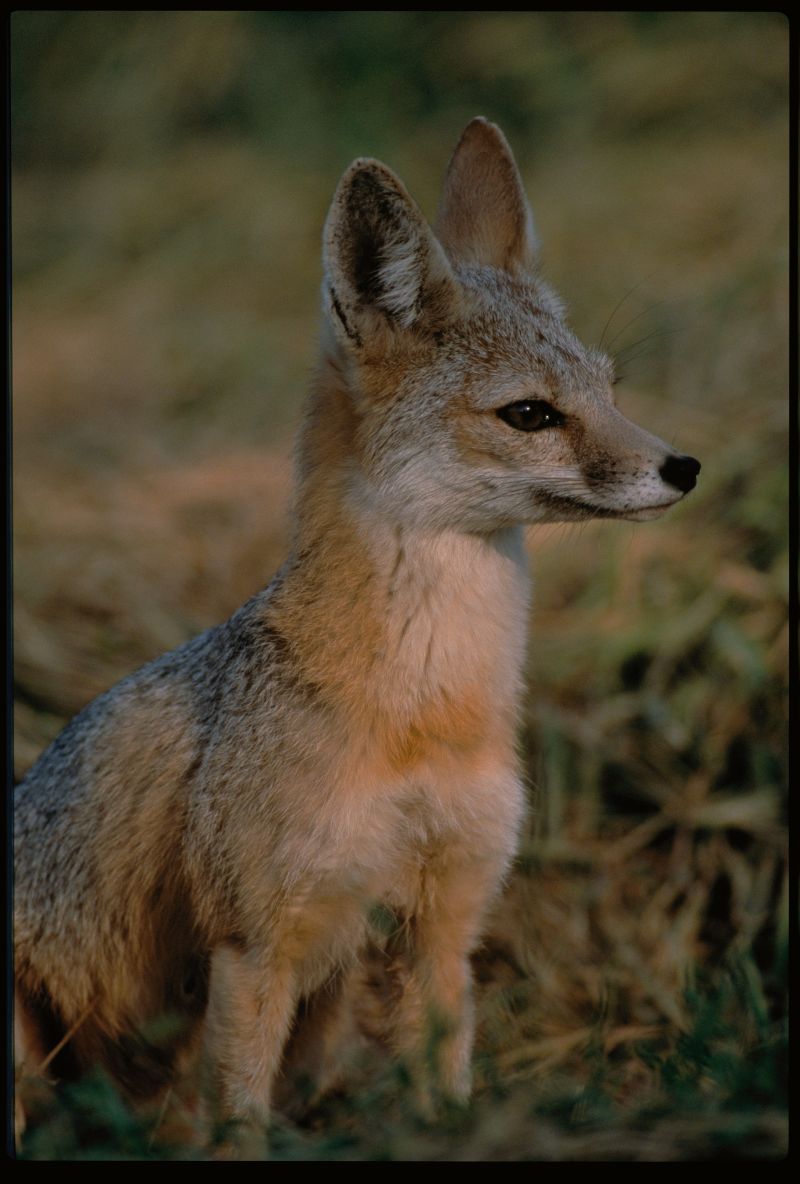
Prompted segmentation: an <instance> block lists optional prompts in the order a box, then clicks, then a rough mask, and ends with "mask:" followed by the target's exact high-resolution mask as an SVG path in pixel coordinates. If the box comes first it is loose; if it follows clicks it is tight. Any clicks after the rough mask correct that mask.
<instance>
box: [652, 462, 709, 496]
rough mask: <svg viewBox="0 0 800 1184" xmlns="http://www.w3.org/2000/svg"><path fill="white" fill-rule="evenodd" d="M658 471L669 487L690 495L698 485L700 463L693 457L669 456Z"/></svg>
mask: <svg viewBox="0 0 800 1184" xmlns="http://www.w3.org/2000/svg"><path fill="white" fill-rule="evenodd" d="M658 471H659V473H660V474H661V477H662V478H663V480H664V481H666V483H667V485H674V487H675V488H676V489H680V491H681V493H688V492H689V490H690V489H694V487H695V485H696V484H697V474H698V473H699V472H700V461H699V460H695V459H694V457H693V456H668V457H667V459H666V460H665V461H664V463H663V465H662V466H661V468H660V469H659V470H658Z"/></svg>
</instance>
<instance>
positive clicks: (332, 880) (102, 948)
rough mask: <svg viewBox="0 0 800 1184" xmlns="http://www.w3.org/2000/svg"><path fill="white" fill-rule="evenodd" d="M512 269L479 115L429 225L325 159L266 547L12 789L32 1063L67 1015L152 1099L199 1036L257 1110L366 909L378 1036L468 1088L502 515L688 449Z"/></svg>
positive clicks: (84, 1048) (330, 998) (486, 872)
mask: <svg viewBox="0 0 800 1184" xmlns="http://www.w3.org/2000/svg"><path fill="white" fill-rule="evenodd" d="M535 259H536V242H535V236H534V231H533V223H532V218H531V214H530V210H529V208H528V203H527V200H526V197H525V194H524V190H523V187H522V183H521V180H520V177H519V173H518V170H517V167H516V164H515V162H514V159H513V156H512V155H511V151H510V149H509V147H508V145H507V143H506V141H505V139H504V137H503V135H502V133H501V132H500V131H499V129H498V128H496V127H495V126H494V125H492V124H490V123H488V122H486V121H485V120H483V119H476V120H473V121H472V123H470V124H469V125H468V127H467V128H466V130H465V132H464V134H463V135H462V138H461V140H460V141H459V144H458V146H457V147H456V150H455V153H454V155H453V158H452V160H451V163H450V166H449V169H448V172H447V175H446V179H445V184H444V191H443V195H442V199H441V203H440V207H439V211H438V214H437V217H436V220H435V223H434V226H433V228H432V227H431V226H429V224H428V223H427V221H426V220H425V218H424V217H423V216H422V214H421V213H420V211H419V209H418V207H417V205H416V204H415V202H414V201H413V199H412V198H411V197H410V196H409V194H408V193H407V191H406V190H405V188H404V186H403V185H402V183H401V182H400V181H399V180H398V178H397V177H396V176H395V175H394V174H393V173H392V172H391V171H390V170H389V169H388V168H387V167H386V166H385V165H382V164H380V163H379V162H377V161H373V160H357V161H355V162H354V163H353V164H352V165H351V166H350V168H349V169H348V170H347V172H346V173H345V174H344V176H343V178H342V180H341V181H340V184H339V187H338V189H337V191H336V194H335V196H334V199H333V203H332V206H331V210H330V214H329V216H328V220H327V223H326V226H325V232H324V280H323V332H322V341H321V349H320V360H319V365H318V368H317V373H316V376H315V380H314V383H313V387H312V390H311V393H310V396H309V399H308V404H307V409H306V414H305V420H304V423H303V427H302V430H301V433H300V438H299V444H298V452H297V484H296V494H295V505H294V530H293V537H292V544H291V552H290V555H289V558H288V559H287V561H286V563H285V564H284V566H283V567H282V568H281V570H280V571H279V572H278V574H277V575H276V576H275V578H274V579H273V580H272V582H271V583H270V584H269V586H268V587H267V588H265V589H264V590H263V591H261V592H259V593H258V594H257V595H256V596H254V597H253V599H252V600H250V601H249V602H248V603H247V604H245V605H244V606H243V607H242V608H241V609H240V610H239V611H238V612H237V613H236V614H235V615H234V616H233V617H232V618H231V619H230V620H229V621H227V622H225V623H224V624H222V625H219V626H217V627H216V628H213V629H211V630H209V631H208V632H206V633H204V634H202V635H201V636H200V637H197V638H195V639H194V640H192V641H189V642H188V643H187V644H185V645H184V646H182V647H180V648H179V649H177V650H175V651H173V652H172V653H169V654H166V655H164V656H163V657H161V658H159V659H157V660H156V661H155V662H152V663H151V664H149V665H148V666H145V667H144V668H142V669H141V670H139V671H137V672H135V673H134V674H132V675H131V676H130V677H128V678H127V679H125V680H124V681H123V682H121V683H119V684H118V685H117V686H115V687H113V688H112V689H111V690H110V691H108V692H107V693H106V694H105V695H103V696H101V697H100V698H99V699H97V700H95V701H94V702H93V703H91V704H90V705H89V706H88V707H87V708H86V709H85V710H84V711H83V712H82V713H81V714H80V715H79V716H77V717H76V718H75V719H74V720H73V721H72V722H71V723H70V724H69V725H68V727H67V728H66V729H65V730H64V732H63V733H62V734H61V735H60V736H59V737H58V739H57V740H56V741H55V742H54V743H53V744H52V745H51V746H50V748H49V749H48V750H47V751H46V752H45V753H44V754H43V756H42V757H41V758H40V760H39V761H38V762H37V764H36V765H35V766H34V767H33V768H32V769H31V771H30V772H29V773H28V775H27V777H26V778H25V780H24V781H23V782H22V784H21V785H20V786H19V787H18V791H17V803H16V831H17V838H16V914H15V916H16V920H15V945H16V976H17V1017H16V1018H17V1021H18V1028H19V1030H20V1035H21V1039H22V1043H23V1046H24V1051H23V1053H22V1054H21V1060H22V1062H23V1063H25V1064H26V1065H27V1066H28V1067H35V1066H36V1064H39V1063H41V1062H42V1061H43V1060H46V1059H47V1056H48V1050H50V1049H52V1048H53V1047H54V1046H56V1045H57V1044H58V1043H59V1041H60V1040H62V1039H63V1037H64V1036H65V1035H67V1036H68V1037H69V1039H68V1041H67V1042H66V1044H65V1047H64V1049H63V1050H62V1051H61V1053H60V1054H59V1058H58V1060H57V1062H56V1063H55V1064H56V1067H57V1070H58V1071H59V1072H61V1073H63V1074H67V1073H68V1072H70V1071H71V1070H73V1071H74V1070H76V1069H78V1068H80V1067H81V1066H82V1065H84V1064H86V1063H88V1062H92V1061H101V1062H102V1063H104V1064H105V1065H106V1066H107V1067H108V1068H109V1069H111V1071H112V1072H113V1073H114V1074H115V1075H116V1077H117V1078H118V1079H119V1080H120V1081H121V1082H122V1084H123V1085H124V1086H126V1087H127V1088H128V1089H129V1090H130V1091H131V1092H133V1093H136V1094H147V1093H148V1092H152V1091H154V1090H157V1089H159V1088H160V1087H162V1086H163V1085H164V1084H165V1083H166V1082H167V1081H169V1080H171V1079H172V1077H173V1075H174V1073H175V1071H176V1065H177V1064H178V1063H179V1061H180V1058H181V1055H183V1054H185V1055H187V1056H188V1054H189V1053H190V1052H191V1051H192V1050H193V1049H194V1048H195V1047H196V1046H197V1045H198V1044H199V1042H200V1040H201V1037H202V1042H203V1045H204V1049H205V1056H206V1059H207V1061H208V1062H209V1063H210V1065H211V1066H212V1073H213V1075H214V1078H215V1080H216V1086H217V1091H218V1095H219V1097H220V1099H221V1105H222V1108H223V1111H224V1113H226V1114H228V1115H230V1116H233V1117H237V1118H242V1119H251V1120H255V1121H264V1120H265V1119H266V1117H267V1116H268V1113H269V1106H270V1100H271V1096H272V1093H273V1088H274V1086H275V1083H276V1080H277V1079H278V1078H280V1077H281V1076H282V1077H283V1078H284V1079H285V1078H286V1077H287V1076H288V1075H290V1074H291V1073H292V1072H295V1071H298V1072H299V1071H303V1072H313V1073H316V1072H320V1073H321V1072H323V1067H322V1065H321V1061H322V1055H323V1052H324V1050H325V1049H326V1048H327V1047H328V1045H329V1043H330V1042H329V1040H328V1038H327V1035H326V1033H327V1032H328V1031H329V1030H331V1028H332V1027H333V1026H335V1023H336V1011H337V1007H338V1006H340V1005H341V1006H342V1007H343V1006H344V1005H345V1004H344V1000H345V995H346V991H345V988H344V984H345V983H346V980H347V972H348V968H349V967H351V966H352V965H353V964H354V962H355V961H356V960H357V958H358V955H359V952H360V951H362V950H363V949H364V948H365V946H366V944H367V942H368V941H369V940H370V939H371V936H374V935H372V930H371V926H370V917H371V916H372V915H373V914H374V912H375V910H376V908H379V909H380V910H382V911H383V915H385V914H387V913H388V915H390V916H392V917H393V918H394V922H393V931H392V933H391V934H390V935H389V937H388V939H386V940H385V941H384V942H383V946H384V949H385V951H386V959H387V968H388V969H389V970H390V972H391V974H392V975H393V976H394V980H395V986H396V989H395V990H393V991H392V992H391V993H390V995H391V1006H390V1008H389V1014H387V1017H386V1023H387V1030H388V1031H389V1033H390V1038H391V1040H392V1042H393V1044H394V1046H395V1048H396V1049H397V1051H398V1053H400V1054H402V1055H403V1056H404V1057H405V1058H406V1059H407V1061H408V1063H409V1065H410V1066H411V1068H412V1071H413V1073H414V1075H415V1079H416V1080H417V1082H418V1084H419V1088H420V1091H421V1093H422V1094H423V1095H424V1094H426V1092H429V1091H430V1088H431V1080H430V1077H431V1069H430V1064H429V1057H428V1056H427V1054H426V1048H427V1047H428V1035H429V1032H430V1024H431V1023H435V1024H436V1025H437V1031H439V1033H440V1039H439V1040H438V1043H437V1057H436V1065H435V1067H434V1071H433V1079H434V1082H435V1084H436V1085H437V1087H438V1088H439V1089H441V1090H442V1091H443V1092H444V1093H445V1094H447V1095H449V1096H453V1097H456V1098H464V1097H466V1096H467V1094H468V1092H469V1088H470V1085H469V1082H470V1072H469V1066H470V1056H471V1047H472V1040H473V1026H474V1020H473V1007H472V1002H471V992H472V983H471V973H470V968H469V955H470V952H471V951H472V950H473V949H474V948H475V946H476V944H477V943H478V942H479V940H480V937H481V934H482V930H483V926H484V922H485V917H486V913H487V910H488V908H489V905H490V904H491V902H492V900H493V898H494V897H495V895H496V894H497V892H498V891H499V890H500V888H501V886H502V883H503V880H504V877H505V876H506V874H507V872H508V869H509V866H510V863H511V860H512V859H513V855H514V852H515V848H516V844H517V839H518V835H519V830H520V826H521V822H522V818H523V814H524V802H525V794H524V789H523V785H522V781H521V777H520V772H519V767H518V760H517V757H516V752H515V728H516V718H517V715H518V711H519V706H520V701H521V695H522V673H521V672H522V665H523V660H524V655H525V641H526V621H527V613H528V574H527V560H526V556H525V551H524V548H523V541H522V527H523V525H524V524H534V523H537V522H552V521H573V520H580V519H585V518H594V517H607V518H626V519H634V520H643V519H648V518H654V517H656V516H657V515H659V514H660V513H662V512H663V511H664V510H665V509H666V508H667V507H668V506H670V505H672V504H673V503H675V502H677V501H678V500H679V499H680V498H681V497H683V496H684V494H685V493H686V492H688V490H689V489H691V488H692V487H693V486H694V484H695V479H696V474H697V471H698V470H699V464H698V463H697V462H696V461H695V460H693V459H692V458H691V457H685V456H681V455H679V454H677V453H676V452H675V451H674V450H673V449H672V448H671V447H670V446H668V445H667V444H665V443H664V442H663V441H661V440H659V439H657V438H656V437H654V436H651V435H649V434H648V433H647V432H645V431H643V430H642V429H641V428H639V427H637V426H635V425H634V424H633V423H631V422H630V421H629V420H627V419H625V418H624V417H623V416H622V415H621V413H620V412H619V411H618V410H617V409H616V406H615V404H614V399H613V390H612V379H613V371H612V366H611V363H610V361H609V360H608V359H607V358H606V357H604V356H603V355H602V354H601V353H599V352H598V351H595V350H591V349H587V348H586V347H584V346H583V345H581V343H580V342H579V341H578V340H577V339H576V338H575V336H574V335H573V334H572V333H571V332H570V330H569V329H568V328H567V326H566V324H565V322H564V319H563V312H562V308H561V305H560V303H559V301H558V299H557V298H556V296H555V295H554V294H553V292H552V291H551V290H550V289H549V288H548V287H547V286H546V285H545V284H544V283H543V282H542V281H541V279H540V278H538V276H537V275H536V271H535ZM164 1016H169V1017H172V1019H173V1021H174V1022H173V1023H172V1024H171V1025H167V1028H168V1030H169V1032H168V1038H166V1037H164V1035H163V1024H162V1025H161V1028H160V1029H159V1024H158V1022H157V1021H159V1020H160V1019H161V1018H163V1017H164ZM301 1016H302V1021H303V1025H304V1027H305V1031H300V1018H299V1017H301ZM159 1031H160V1033H161V1034H160V1035H159ZM203 1034H204V1035H203ZM297 1050H299V1051H297ZM295 1051H297V1056H296V1057H295V1058H294V1059H293V1054H294V1052H295ZM26 1058H27V1059H26Z"/></svg>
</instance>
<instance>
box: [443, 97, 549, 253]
mask: <svg viewBox="0 0 800 1184" xmlns="http://www.w3.org/2000/svg"><path fill="white" fill-rule="evenodd" d="M435 227H436V234H437V236H438V238H439V240H440V242H441V243H442V246H443V247H444V248H445V250H446V251H447V254H448V256H449V257H450V259H451V260H453V262H458V263H468V264H469V263H472V264H478V265H480V266H489V267H500V268H503V269H504V270H506V271H510V272H517V271H528V270H530V269H531V268H532V267H533V264H534V260H535V255H536V246H537V243H536V235H535V232H534V229H533V216H532V214H531V210H530V206H529V205H528V199H527V198H526V196H525V190H524V188H523V185H522V178H521V177H520V175H519V169H518V168H517V164H516V161H515V160H514V157H513V155H512V152H511V149H510V148H509V146H508V142H507V141H506V138H505V136H504V135H503V133H502V132H501V131H500V128H499V127H497V126H496V125H495V124H493V123H489V122H488V120H486V119H483V118H481V117H480V116H479V117H478V118H477V119H473V120H472V122H471V123H468V124H467V126H466V128H465V129H464V132H463V134H462V136H461V139H460V140H459V142H458V144H457V146H456V150H455V152H454V153H453V157H452V159H451V161H450V165H449V168H448V170H447V176H446V177H445V181H444V190H443V192H442V200H441V202H440V204H439V212H438V214H437V217H436V223H435Z"/></svg>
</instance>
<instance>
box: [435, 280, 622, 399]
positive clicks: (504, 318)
mask: <svg viewBox="0 0 800 1184" xmlns="http://www.w3.org/2000/svg"><path fill="white" fill-rule="evenodd" d="M457 274H458V279H459V281H460V283H461V286H462V289H463V292H464V305H463V316H461V317H459V318H457V319H455V320H454V321H453V322H452V323H451V324H450V325H448V326H447V327H445V328H444V329H443V330H442V332H441V333H440V334H438V349H437V350H436V359H435V361H434V366H433V369H434V370H435V371H436V378H437V379H438V380H439V381H440V383H441V385H440V386H439V389H438V391H437V394H438V395H439V396H440V397H441V398H442V400H443V401H450V400H451V399H453V398H456V399H458V396H461V397H462V398H463V399H466V400H467V401H468V403H469V404H470V405H472V406H474V407H475V408H476V409H477V410H485V409H490V408H494V407H498V406H502V405H504V401H505V402H506V403H507V402H512V401H514V400H521V399H545V400H547V401H552V402H554V403H555V404H562V405H563V404H569V405H570V406H572V407H573V408H575V409H577V408H578V407H579V406H580V404H582V403H583V402H586V404H587V405H588V404H591V403H596V401H597V399H598V398H600V399H602V400H603V401H608V400H610V399H611V396H610V393H609V392H610V387H611V383H612V382H613V378H614V367H613V363H612V362H611V360H610V359H609V358H608V357H606V355H605V354H603V353H602V352H601V351H599V350H594V349H591V348H587V347H586V346H584V345H583V344H582V343H581V342H580V341H579V340H578V338H577V337H576V336H575V335H574V334H573V333H572V332H571V331H570V329H569V328H568V327H567V325H566V324H565V323H564V321H563V320H562V306H561V303H560V301H559V300H558V298H557V297H556V296H555V295H554V294H553V293H552V292H551V291H550V289H549V288H548V287H547V286H546V285H545V284H544V283H543V282H542V281H540V280H538V279H536V278H534V277H525V278H524V279H520V278H519V277H512V276H510V275H507V274H505V273H503V272H500V271H498V270H496V269H494V268H486V267H482V268H470V269H461V268H460V269H459V270H458V273H457ZM458 401H461V400H460V399H458Z"/></svg>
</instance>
